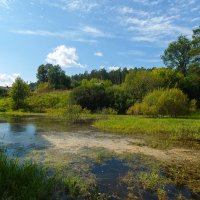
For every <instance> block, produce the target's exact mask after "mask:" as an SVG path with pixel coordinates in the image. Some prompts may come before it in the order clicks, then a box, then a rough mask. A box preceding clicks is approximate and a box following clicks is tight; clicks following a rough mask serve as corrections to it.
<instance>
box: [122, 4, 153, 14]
mask: <svg viewBox="0 0 200 200" xmlns="http://www.w3.org/2000/svg"><path fill="white" fill-rule="evenodd" d="M118 11H119V13H120V14H124V15H126V14H135V15H139V16H147V15H149V12H145V11H143V10H137V9H133V8H131V7H128V6H123V7H120V8H118Z"/></svg>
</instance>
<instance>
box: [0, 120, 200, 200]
mask: <svg viewBox="0 0 200 200" xmlns="http://www.w3.org/2000/svg"><path fill="white" fill-rule="evenodd" d="M141 142H142V141H141V139H138V138H134V139H133V138H130V137H125V136H119V135H113V134H108V133H102V132H99V131H97V130H95V129H94V128H92V127H91V126H89V125H86V124H84V125H76V126H75V125H74V126H69V125H67V124H66V123H65V122H64V121H59V120H55V119H54V120H52V119H48V118H42V117H20V118H19V117H16V118H15V117H13V118H4V117H0V144H1V146H2V147H4V148H6V151H7V154H8V155H9V156H12V157H18V158H21V159H26V158H31V159H34V160H35V161H36V162H38V163H39V164H48V165H49V166H50V167H52V166H54V167H57V168H60V169H61V171H62V172H63V174H67V173H75V174H76V173H78V174H80V175H81V176H83V177H85V181H86V182H89V183H91V182H94V181H95V184H97V187H98V191H99V194H104V195H105V198H106V199H112V200H114V199H137V198H138V199H152V200H153V199H158V196H157V193H156V192H155V191H151V190H146V189H144V188H143V187H142V185H141V183H139V182H138V174H139V173H141V172H148V171H150V170H151V167H150V165H148V162H145V159H143V158H142V157H140V156H138V155H137V154H136V151H137V150H138V148H142V147H138V148H136V147H135V149H134V148H133V143H134V144H137V143H138V144H140V143H141ZM139 150H140V149H139ZM147 151H148V149H147ZM124 152H130V153H132V154H130V155H131V156H129V157H128V159H127V158H126V159H124V158H123V156H121V155H124ZM144 152H145V151H144ZM148 153H149V152H147V153H146V154H147V156H148V155H149V154H148ZM156 153H157V152H156ZM108 155H109V156H108ZM150 160H151V159H150ZM155 162H156V161H155ZM159 170H160V172H159V173H161V175H162V176H164V173H162V169H159ZM128 173H133V178H134V180H135V181H134V182H133V183H132V182H130V180H129V182H126V181H122V180H125V179H126V178H125V177H126V176H127V174H128ZM165 190H166V196H167V197H168V198H169V199H176V198H177V196H178V195H180V194H181V195H182V196H183V197H184V198H186V199H198V198H199V196H194V194H193V193H192V192H191V190H190V189H189V188H188V187H187V186H181V187H179V186H176V185H174V184H173V183H170V184H167V185H166V186H165ZM197 195H198V194H197ZM63 199H65V198H64V197H63Z"/></svg>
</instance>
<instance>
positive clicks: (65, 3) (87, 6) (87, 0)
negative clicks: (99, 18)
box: [48, 0, 99, 12]
mask: <svg viewBox="0 0 200 200" xmlns="http://www.w3.org/2000/svg"><path fill="white" fill-rule="evenodd" d="M48 4H49V5H51V6H54V7H58V8H61V9H62V10H68V11H80V12H90V11H92V10H93V9H95V8H97V7H98V6H99V3H98V2H97V1H96V0H51V1H49V2H48Z"/></svg>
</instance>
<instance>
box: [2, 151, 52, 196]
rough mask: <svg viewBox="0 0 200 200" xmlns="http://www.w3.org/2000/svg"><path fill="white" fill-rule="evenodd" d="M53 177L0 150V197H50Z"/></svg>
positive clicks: (33, 165)
mask: <svg viewBox="0 0 200 200" xmlns="http://www.w3.org/2000/svg"><path fill="white" fill-rule="evenodd" d="M54 187H55V179H54V178H53V177H49V176H48V173H47V171H46V170H44V169H42V168H41V167H38V166H36V165H35V164H32V163H23V164H22V163H19V161H18V160H16V159H9V158H8V157H7V156H5V155H4V154H3V153H2V152H0V188H1V190H0V199H16V200H18V199H19V200H20V199H50V197H51V196H52V193H53V192H54Z"/></svg>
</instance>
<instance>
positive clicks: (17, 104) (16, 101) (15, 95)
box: [10, 77, 30, 110]
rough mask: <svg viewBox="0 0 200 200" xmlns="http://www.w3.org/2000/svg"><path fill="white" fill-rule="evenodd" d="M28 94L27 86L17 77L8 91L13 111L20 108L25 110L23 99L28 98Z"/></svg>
mask: <svg viewBox="0 0 200 200" xmlns="http://www.w3.org/2000/svg"><path fill="white" fill-rule="evenodd" d="M29 94H30V89H29V86H28V84H26V83H25V82H24V81H23V80H22V79H21V78H19V77H18V78H17V79H16V80H15V82H14V83H13V85H12V88H11V89H10V96H11V98H12V100H13V105H12V107H13V109H14V110H18V109H20V108H25V107H26V105H25V99H26V98H27V97H28V96H29Z"/></svg>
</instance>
